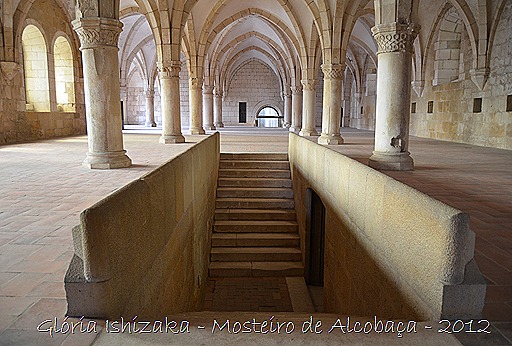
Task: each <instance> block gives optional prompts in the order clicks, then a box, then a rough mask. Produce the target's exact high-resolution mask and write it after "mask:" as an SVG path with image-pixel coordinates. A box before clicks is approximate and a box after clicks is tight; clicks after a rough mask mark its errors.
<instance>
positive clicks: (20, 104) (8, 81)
mask: <svg viewBox="0 0 512 346" xmlns="http://www.w3.org/2000/svg"><path fill="white" fill-rule="evenodd" d="M48 13H52V16H48ZM26 16H27V17H26V21H25V22H23V23H19V24H20V25H19V26H17V28H18V29H19V31H18V32H16V33H15V36H16V45H17V46H16V54H15V57H16V62H1V73H0V144H5V143H16V142H25V141H31V140H38V139H46V138H53V137H60V136H69V135H81V134H85V133H86V125H85V106H84V91H83V80H82V77H81V76H82V71H81V56H80V51H79V50H78V43H77V42H78V40H77V37H76V35H75V33H74V32H73V30H72V28H71V24H70V23H69V21H68V18H67V17H66V15H65V14H64V13H63V11H62V9H61V7H60V6H59V5H58V4H57V3H56V2H55V1H53V0H48V1H44V2H38V1H36V2H34V4H33V5H32V7H31V8H30V10H29V11H28V13H27V14H26ZM16 19H19V17H17V18H16ZM15 24H18V23H17V22H16V20H15ZM28 24H32V25H36V26H37V28H38V29H39V30H40V31H41V33H42V34H43V37H44V41H45V44H46V51H47V59H46V61H47V65H48V66H47V70H48V77H49V79H48V81H49V91H50V108H49V109H50V111H49V112H30V111H27V110H26V109H27V107H26V99H25V80H24V68H25V66H24V63H23V51H22V46H21V37H22V33H23V29H24V28H25V26H26V25H28ZM59 36H65V37H66V38H67V39H69V41H70V43H71V51H72V54H73V59H74V61H73V73H74V82H75V84H74V91H75V104H74V106H75V111H74V112H60V111H59V107H58V106H59V105H58V104H57V97H56V96H55V93H56V88H55V68H54V66H53V64H54V56H53V49H54V42H55V40H56V39H57V38H58V37H59Z"/></svg>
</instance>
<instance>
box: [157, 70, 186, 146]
mask: <svg viewBox="0 0 512 346" xmlns="http://www.w3.org/2000/svg"><path fill="white" fill-rule="evenodd" d="M180 70H181V62H180V61H164V62H161V63H158V73H159V76H160V97H161V100H162V101H161V103H162V106H161V109H162V136H161V137H160V143H164V144H173V143H183V142H185V137H183V135H182V134H181V112H180Z"/></svg>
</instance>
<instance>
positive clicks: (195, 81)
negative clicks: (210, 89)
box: [188, 77, 203, 90]
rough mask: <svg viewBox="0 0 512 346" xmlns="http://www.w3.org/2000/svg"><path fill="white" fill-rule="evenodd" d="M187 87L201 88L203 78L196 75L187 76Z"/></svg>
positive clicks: (192, 88)
mask: <svg viewBox="0 0 512 346" xmlns="http://www.w3.org/2000/svg"><path fill="white" fill-rule="evenodd" d="M188 81H189V88H190V90H198V89H199V90H202V88H203V79H202V78H197V77H192V78H189V80H188Z"/></svg>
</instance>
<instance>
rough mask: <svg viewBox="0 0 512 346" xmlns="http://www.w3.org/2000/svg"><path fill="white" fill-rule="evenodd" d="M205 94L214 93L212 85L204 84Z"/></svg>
mask: <svg viewBox="0 0 512 346" xmlns="http://www.w3.org/2000/svg"><path fill="white" fill-rule="evenodd" d="M203 94H213V87H212V86H211V85H203Z"/></svg>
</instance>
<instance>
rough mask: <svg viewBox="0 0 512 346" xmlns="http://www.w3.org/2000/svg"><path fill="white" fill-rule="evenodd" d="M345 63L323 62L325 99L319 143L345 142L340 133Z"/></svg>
mask: <svg viewBox="0 0 512 346" xmlns="http://www.w3.org/2000/svg"><path fill="white" fill-rule="evenodd" d="M344 71H345V65H344V64H323V65H322V72H323V73H324V99H323V113H322V134H321V135H320V137H319V138H318V143H319V144H327V145H337V144H343V137H341V134H340V125H341V98H342V83H343V72H344Z"/></svg>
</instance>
